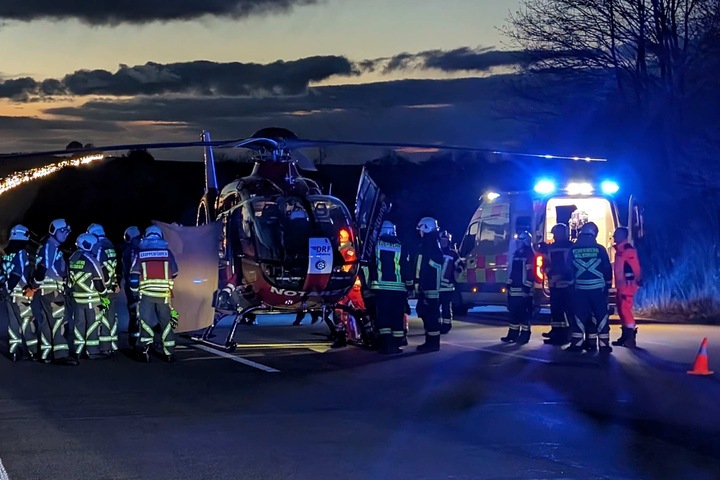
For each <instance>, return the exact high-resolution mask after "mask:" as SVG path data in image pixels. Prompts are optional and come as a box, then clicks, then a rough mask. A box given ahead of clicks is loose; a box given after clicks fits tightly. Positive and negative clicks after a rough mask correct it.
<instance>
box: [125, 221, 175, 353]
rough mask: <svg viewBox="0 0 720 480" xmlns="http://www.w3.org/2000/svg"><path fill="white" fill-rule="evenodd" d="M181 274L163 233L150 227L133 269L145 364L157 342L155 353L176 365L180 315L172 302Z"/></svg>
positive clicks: (139, 350)
mask: <svg viewBox="0 0 720 480" xmlns="http://www.w3.org/2000/svg"><path fill="white" fill-rule="evenodd" d="M177 274H178V268H177V263H175V257H174V255H173V253H172V252H171V251H170V249H169V248H168V243H167V241H165V239H164V238H163V234H162V230H160V228H159V227H157V226H155V225H151V226H149V227H148V228H147V229H146V230H145V235H144V236H143V239H142V240H141V241H140V246H139V251H138V254H137V257H136V258H135V261H134V262H133V265H132V267H130V288H132V289H133V291H136V292H138V295H139V299H140V310H139V315H138V316H139V324H140V337H139V339H138V344H137V347H136V349H137V352H138V354H139V359H140V360H141V361H143V362H149V361H150V346H151V345H152V344H153V341H155V350H156V351H157V352H158V353H160V354H161V355H162V356H163V358H164V359H165V360H166V361H168V362H172V361H173V353H174V351H175V334H174V332H173V328H175V326H176V325H175V322H176V316H175V315H176V314H175V311H174V310H173V308H172V305H171V303H170V299H171V298H172V288H173V279H174V278H175V277H176V276H177Z"/></svg>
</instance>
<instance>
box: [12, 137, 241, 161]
mask: <svg viewBox="0 0 720 480" xmlns="http://www.w3.org/2000/svg"><path fill="white" fill-rule="evenodd" d="M233 142H238V141H237V140H221V141H212V142H165V143H131V144H125V145H104V146H99V147H95V146H93V147H87V148H74V149H72V150H67V149H65V150H46V151H38V152H18V153H0V160H2V159H13V158H28V157H40V156H45V155H72V154H78V153H99V152H113V151H118V150H147V149H156V148H187V147H222V146H223V145H225V144H228V143H233Z"/></svg>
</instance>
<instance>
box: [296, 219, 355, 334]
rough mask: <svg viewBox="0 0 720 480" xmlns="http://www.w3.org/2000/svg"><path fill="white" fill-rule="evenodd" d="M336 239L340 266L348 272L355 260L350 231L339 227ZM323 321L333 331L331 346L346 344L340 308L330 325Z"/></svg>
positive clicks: (326, 320) (345, 331) (344, 326)
mask: <svg viewBox="0 0 720 480" xmlns="http://www.w3.org/2000/svg"><path fill="white" fill-rule="evenodd" d="M338 241H339V243H340V245H338V252H339V253H340V256H341V257H342V259H343V262H344V264H343V266H342V267H341V268H342V271H343V272H349V271H350V270H352V268H353V263H350V262H355V261H356V260H357V257H356V255H355V246H354V245H353V242H352V240H351V238H350V232H348V231H347V230H346V229H344V228H342V229H340V231H339V232H338ZM298 315H299V314H298ZM303 317H304V313H303ZM300 320H301V321H302V318H300ZM296 322H297V318H296ZM325 322H326V323H327V324H328V327H330V330H331V331H332V332H333V337H334V341H333V344H332V347H333V348H341V347H345V346H347V330H346V325H345V322H343V321H342V310H339V309H335V310H333V312H332V325H330V320H329V319H328V318H326V319H325Z"/></svg>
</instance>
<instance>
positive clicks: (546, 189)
mask: <svg viewBox="0 0 720 480" xmlns="http://www.w3.org/2000/svg"><path fill="white" fill-rule="evenodd" d="M554 191H555V184H554V183H553V182H552V181H550V180H540V181H538V182H537V183H536V184H535V192H536V193H539V194H540V195H549V194H551V193H553V192H554Z"/></svg>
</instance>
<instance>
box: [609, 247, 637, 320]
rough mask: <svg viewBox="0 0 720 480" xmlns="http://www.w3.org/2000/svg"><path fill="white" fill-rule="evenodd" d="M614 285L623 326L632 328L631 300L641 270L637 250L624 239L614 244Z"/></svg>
mask: <svg viewBox="0 0 720 480" xmlns="http://www.w3.org/2000/svg"><path fill="white" fill-rule="evenodd" d="M615 252H616V254H615V264H614V266H613V273H614V275H615V287H616V288H617V307H618V314H619V315H620V321H621V322H622V324H623V327H628V328H634V327H635V317H634V316H633V300H634V296H635V294H636V293H637V291H638V288H639V284H640V281H641V280H642V270H641V269H640V261H639V260H638V256H637V250H635V247H633V246H632V245H630V243H628V242H627V240H626V241H623V242H620V243H618V244H617V245H615Z"/></svg>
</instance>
